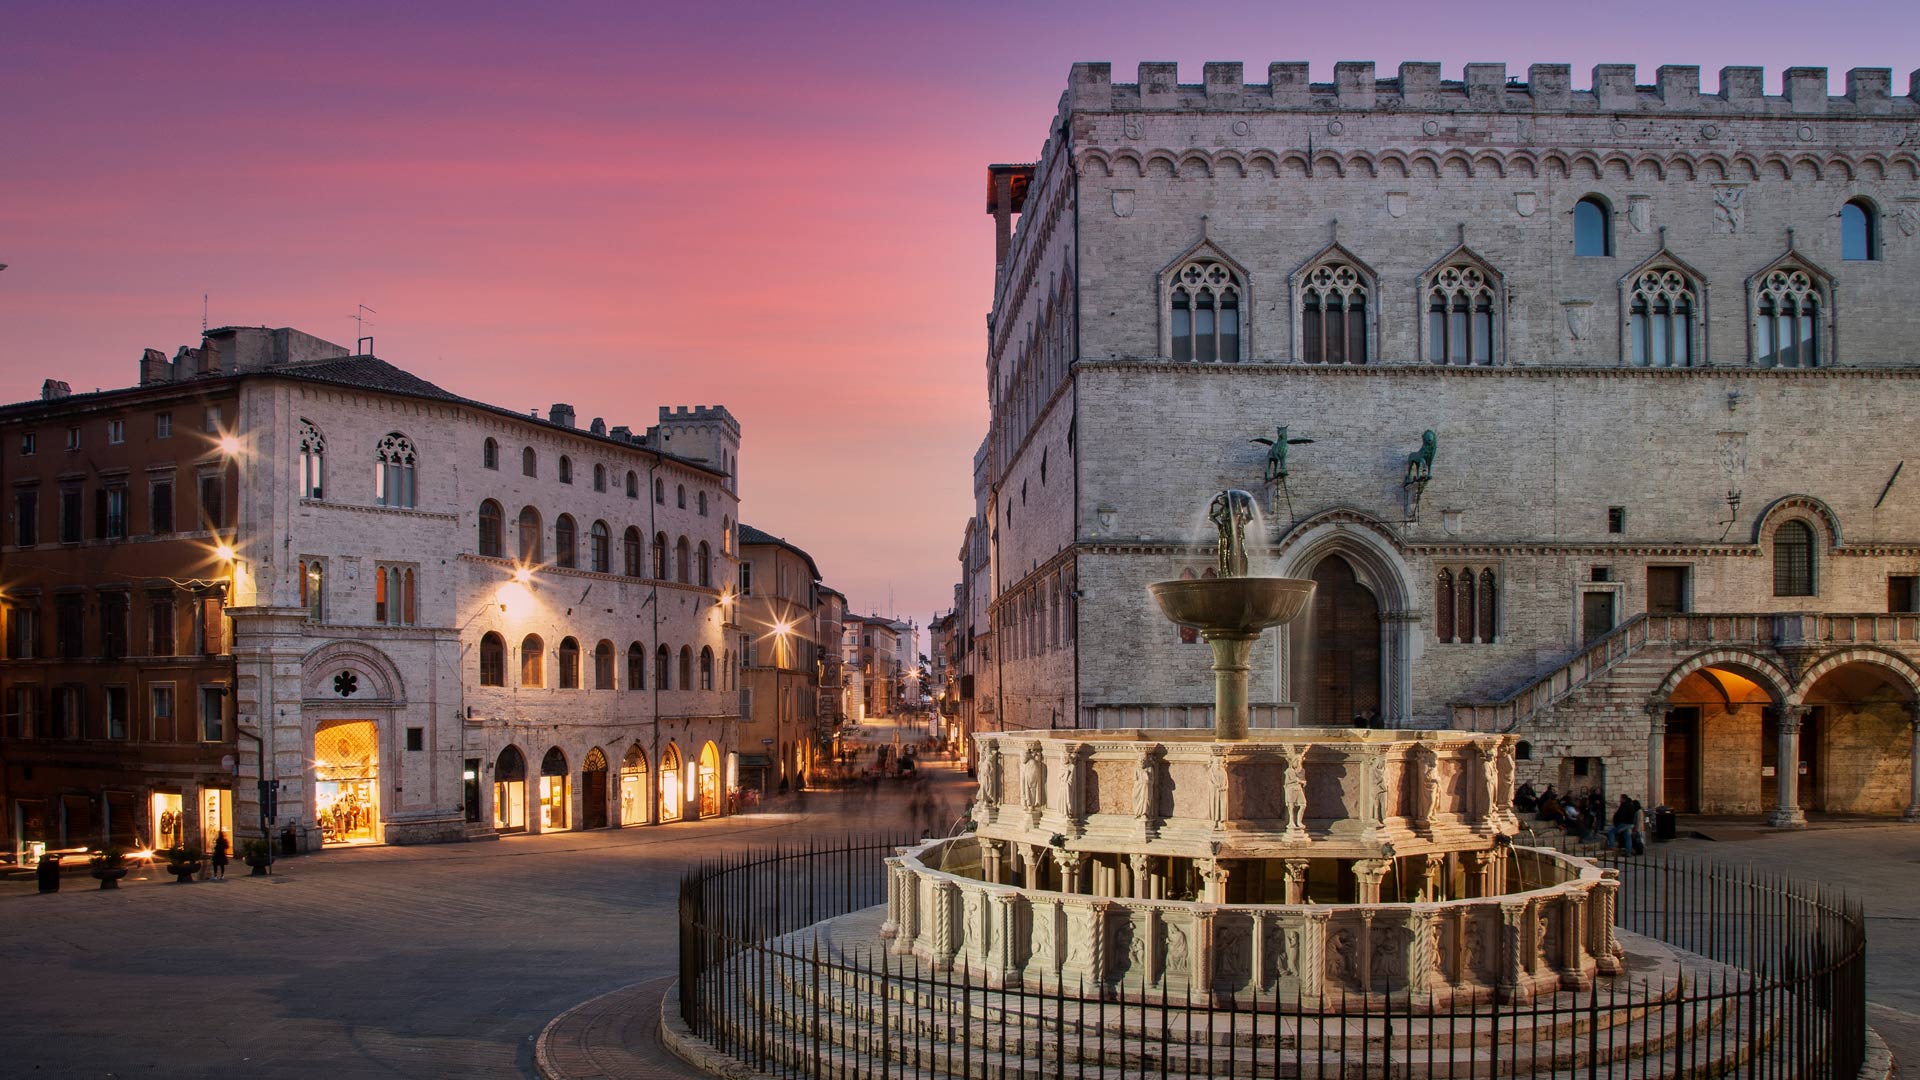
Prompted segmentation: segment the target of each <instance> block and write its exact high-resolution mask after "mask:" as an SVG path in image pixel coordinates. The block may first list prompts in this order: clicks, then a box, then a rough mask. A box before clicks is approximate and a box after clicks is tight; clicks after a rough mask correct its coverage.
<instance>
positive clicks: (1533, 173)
mask: <svg viewBox="0 0 1920 1080" xmlns="http://www.w3.org/2000/svg"><path fill="white" fill-rule="evenodd" d="M1503 175H1506V176H1513V177H1523V176H1524V177H1526V178H1528V179H1537V178H1539V176H1540V158H1539V157H1538V155H1536V154H1534V153H1533V152H1532V151H1530V150H1516V151H1514V152H1513V153H1511V154H1508V155H1507V171H1506V172H1505V173H1504V174H1503Z"/></svg>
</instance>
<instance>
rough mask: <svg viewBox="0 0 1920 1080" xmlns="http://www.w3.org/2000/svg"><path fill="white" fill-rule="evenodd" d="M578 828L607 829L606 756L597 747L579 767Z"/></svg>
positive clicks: (589, 752)
mask: <svg viewBox="0 0 1920 1080" xmlns="http://www.w3.org/2000/svg"><path fill="white" fill-rule="evenodd" d="M580 827H581V828H583V829H604V828H606V827H607V755H605V754H603V753H601V752H600V748H599V747H597V746H596V747H594V748H593V749H591V750H589V751H587V760H586V761H585V762H583V763H582V764H581V766H580Z"/></svg>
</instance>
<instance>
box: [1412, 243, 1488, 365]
mask: <svg viewBox="0 0 1920 1080" xmlns="http://www.w3.org/2000/svg"><path fill="white" fill-rule="evenodd" d="M1452 268H1470V269H1472V270H1475V271H1477V272H1478V273H1479V274H1480V275H1481V276H1482V280H1483V281H1484V284H1485V287H1486V290H1487V292H1488V293H1489V294H1490V295H1491V300H1492V305H1493V311H1492V316H1493V318H1492V320H1491V321H1492V323H1493V326H1492V331H1493V334H1492V338H1491V342H1490V348H1489V353H1488V355H1489V361H1488V362H1489V363H1490V364H1491V365H1493V366H1495V367H1498V366H1500V365H1502V364H1505V363H1506V360H1507V293H1508V289H1507V279H1506V275H1505V274H1502V273H1501V272H1500V270H1499V268H1498V267H1496V266H1494V265H1493V264H1492V263H1491V262H1488V261H1487V260H1486V259H1485V258H1484V257H1483V256H1481V255H1480V253H1479V252H1477V251H1474V250H1473V249H1472V248H1470V247H1468V246H1467V245H1466V244H1455V245H1454V247H1453V250H1451V251H1449V252H1447V253H1446V254H1445V255H1442V256H1441V257H1440V258H1438V259H1436V260H1434V261H1433V262H1432V263H1429V264H1428V265H1427V268H1426V269H1425V270H1422V271H1421V272H1420V276H1419V277H1418V278H1417V279H1415V284H1414V312H1415V320H1414V324H1415V327H1416V334H1415V353H1414V355H1415V356H1416V357H1417V359H1418V360H1419V361H1421V362H1423V363H1424V362H1429V361H1430V359H1431V348H1432V344H1433V337H1432V327H1430V326H1429V325H1428V323H1429V322H1430V321H1431V320H1430V319H1429V318H1428V308H1429V306H1430V303H1431V296H1430V295H1429V294H1430V293H1431V292H1433V290H1434V289H1435V288H1436V287H1437V286H1438V284H1439V281H1438V279H1439V276H1440V275H1441V274H1442V273H1443V272H1444V271H1446V270H1448V269H1452ZM1469 361H1470V362H1471V357H1469Z"/></svg>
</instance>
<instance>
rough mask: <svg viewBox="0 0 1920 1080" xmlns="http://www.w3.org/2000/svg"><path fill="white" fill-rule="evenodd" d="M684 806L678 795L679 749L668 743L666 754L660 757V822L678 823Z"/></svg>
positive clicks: (682, 797)
mask: <svg viewBox="0 0 1920 1080" xmlns="http://www.w3.org/2000/svg"><path fill="white" fill-rule="evenodd" d="M686 805H687V800H686V797H685V796H683V795H682V794H681V793H680V748H679V747H677V746H675V745H673V744H672V743H668V744H667V752H666V753H665V754H662V755H661V756H660V820H661V821H679V820H680V814H681V812H682V811H683V810H684V809H685V808H686Z"/></svg>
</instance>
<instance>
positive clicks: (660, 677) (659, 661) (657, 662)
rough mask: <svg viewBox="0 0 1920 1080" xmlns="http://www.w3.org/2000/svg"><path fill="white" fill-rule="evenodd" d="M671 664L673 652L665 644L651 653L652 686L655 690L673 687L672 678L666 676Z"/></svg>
mask: <svg viewBox="0 0 1920 1080" xmlns="http://www.w3.org/2000/svg"><path fill="white" fill-rule="evenodd" d="M672 666H673V653H672V652H671V651H670V650H669V649H668V648H667V647H666V646H665V645H662V646H660V648H659V650H658V651H657V652H655V653H654V654H653V688H654V689H655V690H671V689H673V680H672V679H670V678H668V677H667V673H668V671H669V670H670V669H671V668H672Z"/></svg>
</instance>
